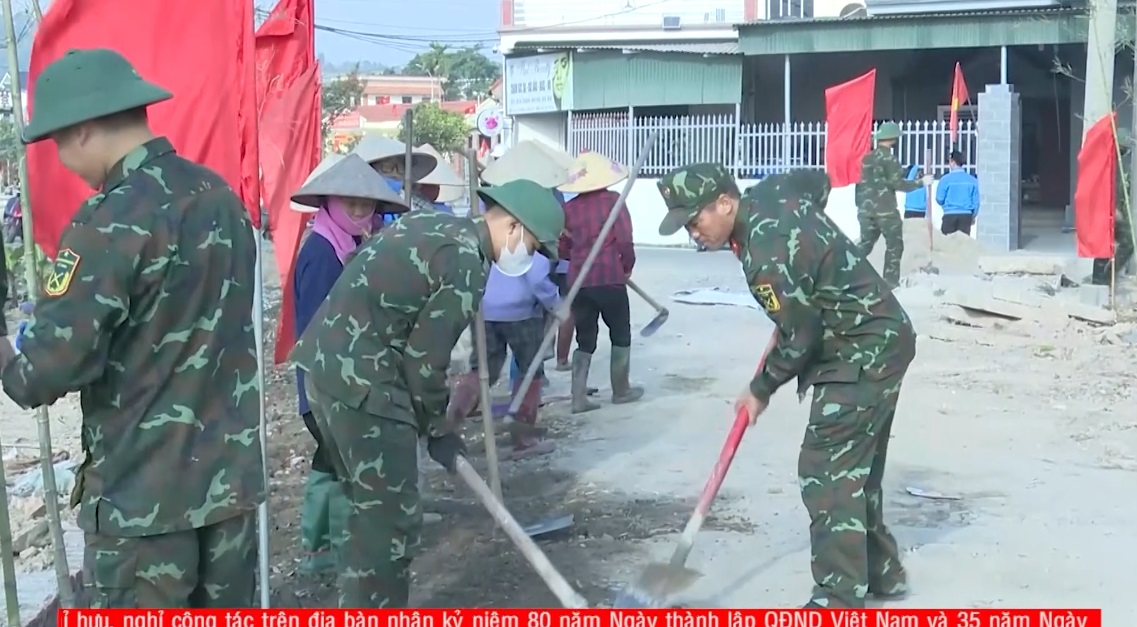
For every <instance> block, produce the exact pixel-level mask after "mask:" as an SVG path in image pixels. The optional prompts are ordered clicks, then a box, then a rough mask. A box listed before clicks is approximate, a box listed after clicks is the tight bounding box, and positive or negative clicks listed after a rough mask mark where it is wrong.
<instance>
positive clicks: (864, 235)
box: [857, 207, 904, 287]
mask: <svg viewBox="0 0 1137 627" xmlns="http://www.w3.org/2000/svg"><path fill="white" fill-rule="evenodd" d="M857 221H858V222H860V225H861V240H860V242H859V243H858V244H857V247H858V248H860V249H861V255H863V256H864V257H866V258H867V257H868V256H869V255H870V254H871V253H872V249H873V247H875V246H876V242H877V240H878V239H880V237H881V236H882V235H883V236H884V271H883V272H882V273H881V274H882V276H883V277H884V280H885V282H886V283H888V284H889V285H891V286H892V287H896V286H898V285H900V259H901V257H903V256H904V220H903V219H902V218H901V217H900V212H899V211H897V210H896V209H895V208H892V209H886V210H884V211H881V210H878V209H866V208H864V207H862V208H861V209H860V210H859V211H857Z"/></svg>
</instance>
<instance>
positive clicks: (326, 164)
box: [291, 152, 344, 213]
mask: <svg viewBox="0 0 1137 627" xmlns="http://www.w3.org/2000/svg"><path fill="white" fill-rule="evenodd" d="M343 158H344V155H342V154H340V153H338V152H332V153H328V156H326V157H324V160H323V161H321V162H320V163H319V164H318V165H317V166H316V169H315V170H312V172H311V173H309V174H308V178H306V179H304V185H307V184H308V183H311V182H312V181H314V180H316V177H317V176H320V175H321V174H323V173H324V172H327V171H328V168H331V167H332V166H333V165H335V164H337V163H339V162H340V161H342V160H343ZM301 187H303V186H301ZM291 204H292V210H293V211H299V212H300V213H316V209H313V208H312V207H309V206H308V205H299V204H296V203H295V202H294V203H291Z"/></svg>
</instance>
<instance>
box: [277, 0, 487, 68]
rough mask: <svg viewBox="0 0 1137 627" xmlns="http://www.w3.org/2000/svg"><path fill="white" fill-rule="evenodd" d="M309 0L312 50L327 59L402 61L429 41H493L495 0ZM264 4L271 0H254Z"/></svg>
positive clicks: (456, 43) (462, 43)
mask: <svg viewBox="0 0 1137 627" xmlns="http://www.w3.org/2000/svg"><path fill="white" fill-rule="evenodd" d="M314 1H315V3H316V27H317V31H316V53H317V54H322V55H323V56H324V58H325V59H326V60H327V61H329V62H332V63H342V62H345V61H362V60H368V61H374V62H376V63H382V64H384V65H391V66H402V65H404V64H405V63H406V62H407V61H409V60H410V59H411V57H413V56H414V55H415V53H417V52H420V51H422V50H425V49H426V48H427V47H428V46H429V43H430V42H431V41H432V40H434V41H439V42H440V43H444V44H449V45H452V46H467V45H471V44H475V43H480V44H482V45H483V47H484V48H485V49H486V51H487V52H488V51H489V50H490V49H492V48H493V47H494V46H496V45H497V28H498V24H499V22H500V18H501V2H500V0H314ZM264 4H271V2H258V5H262V6H263V5H264ZM325 28H331V29H335V30H340V31H351V32H352V34H340V33H334V32H328V31H327V30H325ZM358 33H363V34H358Z"/></svg>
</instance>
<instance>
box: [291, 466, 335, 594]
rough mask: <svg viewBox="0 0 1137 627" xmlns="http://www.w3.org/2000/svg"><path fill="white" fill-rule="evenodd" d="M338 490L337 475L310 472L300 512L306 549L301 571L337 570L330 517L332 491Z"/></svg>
mask: <svg viewBox="0 0 1137 627" xmlns="http://www.w3.org/2000/svg"><path fill="white" fill-rule="evenodd" d="M338 487H339V485H338V484H337V482H336V479H335V477H334V476H333V475H330V474H328V473H326V472H317V471H315V470H313V471H311V472H309V473H308V484H307V485H306V486H305V487H304V504H303V506H302V507H301V509H300V546H301V547H302V548H303V550H304V558H303V559H302V560H301V561H300V572H301V573H303V574H305V575H315V574H319V573H324V572H328V571H331V570H334V569H335V567H336V561H335V554H334V553H333V552H332V543H331V528H330V527H331V525H330V523H331V521H330V520H329V518H330V516H329V514H330V503H331V498H332V491H333V490H334V489H337V488H338Z"/></svg>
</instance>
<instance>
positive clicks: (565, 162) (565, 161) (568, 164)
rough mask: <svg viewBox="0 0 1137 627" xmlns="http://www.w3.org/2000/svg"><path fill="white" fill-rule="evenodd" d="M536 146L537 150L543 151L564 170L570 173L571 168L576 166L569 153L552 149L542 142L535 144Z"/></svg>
mask: <svg viewBox="0 0 1137 627" xmlns="http://www.w3.org/2000/svg"><path fill="white" fill-rule="evenodd" d="M536 144H537V147H538V148H540V149H541V150H544V151H545V153H546V154H548V155H549V156H550V157H552V158H553V160H554V161H556V162H557V163H559V164H560V165H561V166H562V167H564V169H566V170H569V171H571V170H572V168H573V166H574V165H575V164H576V159H575V158H573V156H572V155H570V154H569V153H567V152H565V151H563V150H558V149H556V148H553V147H552V146H550V145H548V144H545V143H542V142H536Z"/></svg>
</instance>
